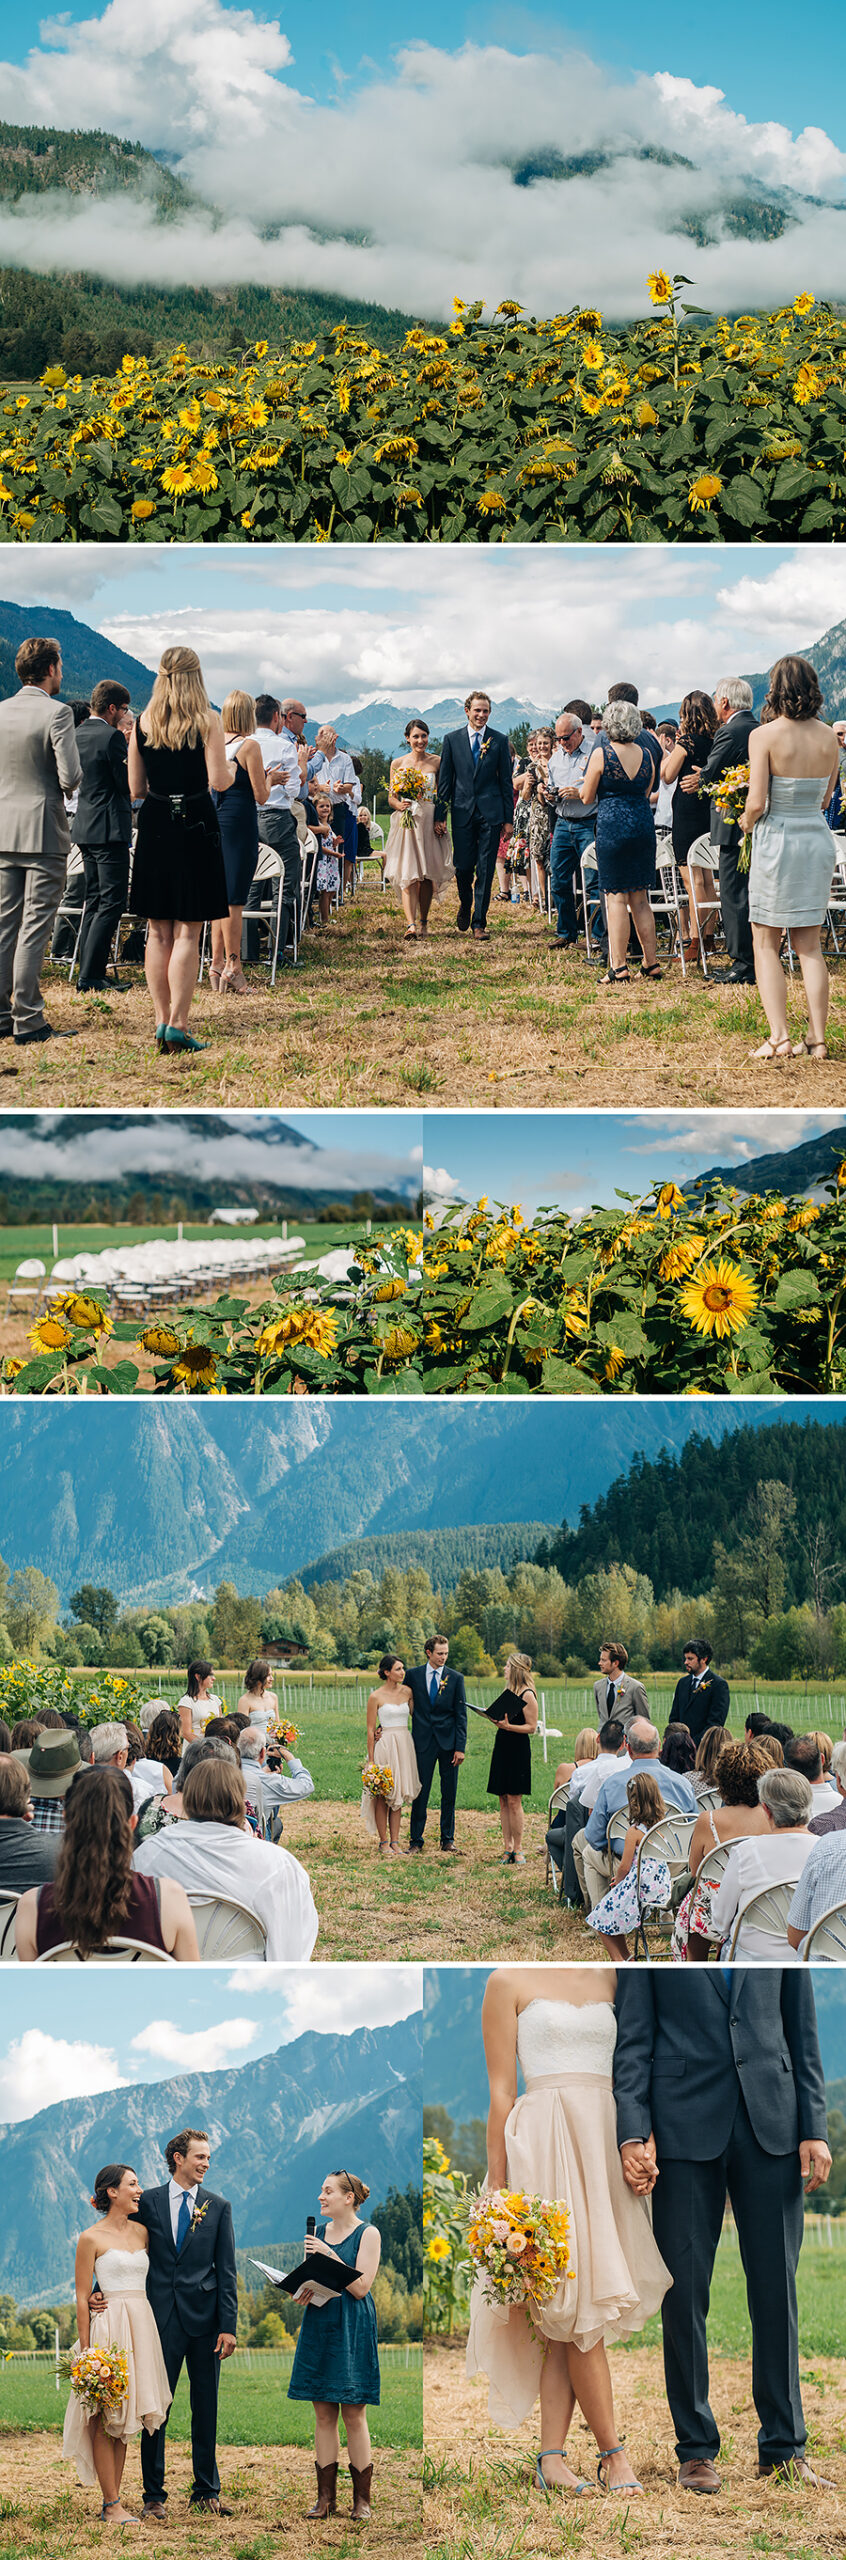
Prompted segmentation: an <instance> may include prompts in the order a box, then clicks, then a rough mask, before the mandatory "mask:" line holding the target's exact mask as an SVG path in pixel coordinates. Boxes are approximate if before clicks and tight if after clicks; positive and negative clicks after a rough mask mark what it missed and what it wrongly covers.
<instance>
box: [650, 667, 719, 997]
mask: <svg viewBox="0 0 846 2560" xmlns="http://www.w3.org/2000/svg"><path fill="white" fill-rule="evenodd" d="M716 734H717V713H716V709H715V706H714V704H713V702H712V700H711V696H710V693H686V694H685V697H684V701H683V703H682V705H681V709H680V712H679V728H678V736H677V738H676V739H675V740H674V741H673V743H672V745H671V746H670V747H669V749H668V750H667V752H666V753H665V755H664V760H663V763H662V766H661V780H662V783H664V784H665V785H668V786H669V787H670V788H671V789H672V794H673V800H672V809H671V813H670V834H671V841H672V847H673V860H674V862H676V863H677V865H678V868H679V870H680V872H681V876H682V880H683V882H684V886H685V889H686V891H687V893H688V896H689V895H690V885H691V874H692V877H693V897H694V908H693V913H691V910H690V908H688V909H687V912H686V915H685V919H684V921H685V925H686V929H687V937H688V938H687V942H686V944H685V953H684V956H685V959H686V960H690V961H697V960H698V959H699V957H700V951H699V936H698V934H697V932H696V931H695V928H694V923H693V914H695V913H696V912H698V913H699V914H700V915H702V916H703V923H702V928H701V931H702V940H703V944H704V947H705V950H706V951H713V949H714V928H715V923H716V917H717V893H716V886H715V881H714V874H713V871H712V870H711V869H710V867H709V865H707V864H706V863H703V861H702V859H701V850H700V859H699V861H698V862H695V863H694V862H693V861H692V860H691V856H692V854H693V851H694V848H695V847H700V848H701V842H702V838H703V837H710V832H711V804H710V801H709V800H705V799H703V798H702V795H701V792H700V790H699V786H698V776H699V775H700V773H701V771H702V767H703V765H704V764H706V763H707V760H708V757H709V755H710V753H711V748H712V746H713V743H714V739H715V737H716ZM692 776H696V777H697V783H696V788H695V789H694V790H692V791H683V790H680V789H679V788H678V787H677V786H678V785H679V784H680V783H683V782H684V781H685V780H686V778H689V777H692Z"/></svg>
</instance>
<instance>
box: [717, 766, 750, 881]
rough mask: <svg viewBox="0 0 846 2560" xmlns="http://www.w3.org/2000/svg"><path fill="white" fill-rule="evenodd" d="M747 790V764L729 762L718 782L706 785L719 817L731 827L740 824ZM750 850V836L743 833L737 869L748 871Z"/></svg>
mask: <svg viewBox="0 0 846 2560" xmlns="http://www.w3.org/2000/svg"><path fill="white" fill-rule="evenodd" d="M748 791H749V766H748V764H730V765H729V766H728V767H727V770H726V772H725V773H721V775H720V779H719V782H709V783H708V784H707V785H706V797H707V798H708V799H709V800H713V803H714V807H715V809H717V810H718V811H719V814H720V817H721V818H725V820H726V822H727V824H728V825H729V826H732V827H739V825H740V821H741V818H742V816H743V812H744V809H745V807H746V800H747V795H748ZM751 852H752V838H751V836H747V835H744V836H742V837H741V840H740V852H739V854H738V857H737V868H738V871H748V869H749V861H750V856H751Z"/></svg>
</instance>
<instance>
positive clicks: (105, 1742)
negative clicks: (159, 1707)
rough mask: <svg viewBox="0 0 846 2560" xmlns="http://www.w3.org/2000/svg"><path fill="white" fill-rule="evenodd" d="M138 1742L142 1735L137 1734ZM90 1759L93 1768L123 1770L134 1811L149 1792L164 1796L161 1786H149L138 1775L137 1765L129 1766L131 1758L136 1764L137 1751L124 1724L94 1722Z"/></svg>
mask: <svg viewBox="0 0 846 2560" xmlns="http://www.w3.org/2000/svg"><path fill="white" fill-rule="evenodd" d="M140 1741H141V1736H140V1734H139V1735H138V1742H139V1744H140ZM91 1758H92V1762H93V1765H94V1767H95V1769H125V1770H126V1774H127V1777H128V1779H129V1784H130V1786H131V1788H132V1803H133V1810H134V1812H135V1813H136V1814H138V1813H140V1812H141V1810H142V1806H144V1805H145V1804H147V1803H148V1802H149V1798H150V1796H151V1795H154V1794H156V1792H158V1793H159V1794H160V1795H164V1793H165V1788H164V1785H162V1786H161V1787H159V1788H158V1789H156V1788H155V1787H152V1786H148V1785H147V1784H146V1783H145V1781H144V1779H143V1778H142V1777H140V1776H139V1774H138V1769H137V1766H133V1765H132V1764H133V1761H134V1762H135V1763H136V1764H137V1762H138V1761H139V1759H140V1752H139V1751H138V1749H137V1748H136V1749H135V1750H134V1751H133V1746H132V1745H131V1743H130V1739H129V1729H128V1727H127V1726H126V1725H125V1724H95V1725H93V1726H92V1729H91ZM163 1776H164V1772H162V1777H163Z"/></svg>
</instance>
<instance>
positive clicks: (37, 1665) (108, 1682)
mask: <svg viewBox="0 0 846 2560" xmlns="http://www.w3.org/2000/svg"><path fill="white" fill-rule="evenodd" d="M140 1705H141V1690H140V1688H139V1686H138V1682H137V1680H132V1679H127V1677H126V1674H125V1672H122V1671H86V1672H79V1671H69V1670H66V1669H64V1668H63V1666H62V1665H61V1664H59V1663H55V1662H31V1661H30V1660H29V1658H28V1657H27V1656H24V1657H22V1658H21V1659H20V1660H19V1661H17V1662H3V1663H0V1715H1V1716H3V1717H4V1719H5V1722H6V1723H7V1724H9V1725H15V1724H18V1723H19V1721H20V1719H21V1718H22V1717H23V1716H37V1715H39V1714H40V1712H41V1709H42V1708H43V1707H55V1708H56V1709H57V1711H58V1713H59V1715H60V1716H64V1715H69V1716H75V1717H76V1718H77V1720H78V1722H79V1723H80V1724H82V1725H85V1726H86V1727H91V1726H92V1725H95V1724H123V1723H124V1722H125V1720H126V1718H127V1717H128V1718H129V1720H130V1722H133V1721H134V1719H135V1717H136V1715H137V1713H138V1709H139V1707H140Z"/></svg>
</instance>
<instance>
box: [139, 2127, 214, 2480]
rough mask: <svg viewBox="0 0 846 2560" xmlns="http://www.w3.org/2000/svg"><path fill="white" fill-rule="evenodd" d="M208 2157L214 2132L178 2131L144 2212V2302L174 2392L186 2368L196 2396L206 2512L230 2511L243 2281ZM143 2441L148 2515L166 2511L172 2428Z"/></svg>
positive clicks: (196, 2459) (195, 2454) (194, 2450)
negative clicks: (226, 2457) (229, 2391)
mask: <svg viewBox="0 0 846 2560" xmlns="http://www.w3.org/2000/svg"><path fill="white" fill-rule="evenodd" d="M210 2157H211V2153H210V2149H209V2142H208V2137H207V2135H206V2134H204V2133H197V2132H194V2131H192V2130H191V2129H190V2128H189V2129H187V2130H186V2131H185V2132H184V2133H177V2134H174V2137H173V2140H172V2142H169V2143H168V2145H167V2148H166V2151H165V2159H166V2161H167V2164H168V2168H169V2170H170V2177H169V2179H168V2181H167V2184H166V2186H163V2187H148V2188H147V2189H146V2191H145V2193H144V2195H142V2197H141V2200H140V2203H139V2206H138V2218H139V2221H140V2222H143V2223H145V2224H146V2228H147V2232H148V2235H149V2255H150V2271H149V2275H148V2277H147V2299H148V2302H149V2304H150V2308H151V2311H152V2313H153V2317H154V2320H155V2323H156V2327H157V2329H158V2332H159V2337H160V2339H161V2343H162V2354H163V2356H164V2360H165V2364H166V2366H167V2378H168V2381H169V2383H170V2387H171V2391H175V2390H176V2385H177V2382H178V2380H179V2376H180V2373H181V2371H182V2367H183V2364H185V2365H187V2367H188V2382H189V2386H190V2392H191V2454H192V2459H193V2464H194V2478H193V2483H192V2487H191V2499H190V2503H191V2506H192V2508H194V2509H195V2510H198V2511H199V2513H200V2514H201V2515H215V2516H226V2515H231V2513H232V2509H231V2507H224V2506H221V2503H220V2480H219V2477H218V2469H217V2460H216V2453H215V2443H216V2437H217V2393H218V2383H219V2381H220V2368H221V2364H222V2363H223V2361H224V2358H225V2357H226V2356H231V2355H232V2354H233V2353H234V2349H235V2331H236V2326H237V2320H238V2283H237V2276H236V2269H235V2241H234V2236H233V2231H232V2207H231V2205H229V2204H227V2203H226V2201H225V2198H224V2197H223V2196H215V2195H212V2194H211V2193H210V2192H208V2191H207V2192H206V2193H205V2194H201V2189H202V2186H203V2181H204V2178H205V2175H206V2171H207V2169H208V2165H209V2160H210ZM166 2426H167V2421H165V2425H164V2426H163V2427H159V2428H158V2429H157V2431H156V2433H155V2435H148V2433H147V2431H146V2429H145V2430H144V2432H143V2433H142V2437H141V2471H142V2476H143V2481H144V2513H145V2515H150V2516H163V2515H164V2514H165V2512H166V2506H167V2491H166V2489H165V2484H164V2478H165V2433H166Z"/></svg>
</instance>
